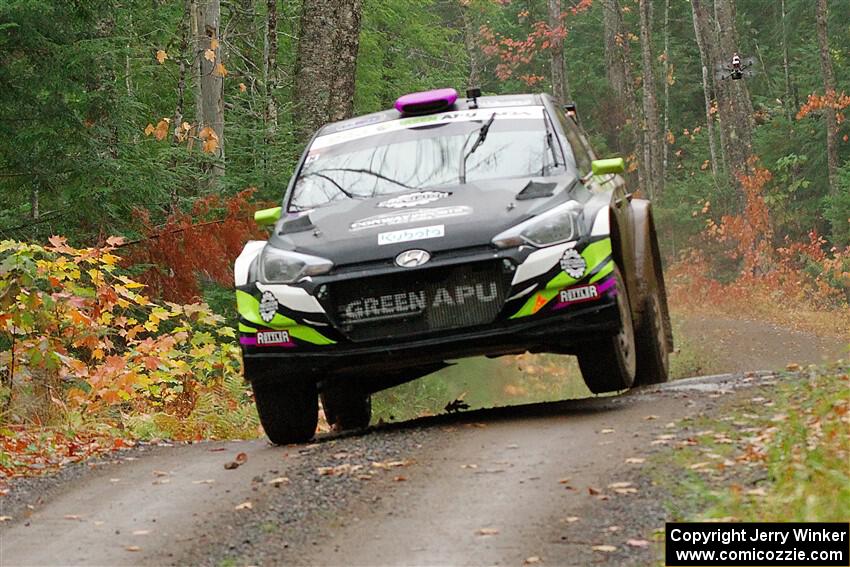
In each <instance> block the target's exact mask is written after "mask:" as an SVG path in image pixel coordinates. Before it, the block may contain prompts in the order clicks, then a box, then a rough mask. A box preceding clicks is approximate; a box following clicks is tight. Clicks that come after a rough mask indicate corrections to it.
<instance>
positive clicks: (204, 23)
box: [195, 0, 224, 176]
mask: <svg viewBox="0 0 850 567" xmlns="http://www.w3.org/2000/svg"><path fill="white" fill-rule="evenodd" d="M195 6H196V10H197V24H198V30H197V36H196V43H197V51H198V57H199V59H200V67H199V70H200V74H201V77H200V81H201V83H200V87H201V88H200V95H201V115H200V119H201V120H200V124H199V125H198V128H199V130H202V129H203V128H206V127H209V128H212V129H213V131H214V132H215V134H216V136H217V137H218V143H217V148H216V152H215V155H216V157H217V158H218V159H217V160H216V163H215V165H213V167H212V171H211V173H212V174H213V176H220V175H224V98H223V96H222V95H223V93H222V87H223V81H222V78H223V74H222V72H221V69H222V67H220V66H221V65H222V60H221V37H220V35H219V25H220V23H221V3H220V0H197V2H196V4H195Z"/></svg>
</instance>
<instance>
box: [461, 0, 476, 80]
mask: <svg viewBox="0 0 850 567" xmlns="http://www.w3.org/2000/svg"><path fill="white" fill-rule="evenodd" d="M461 10H462V11H463V42H464V45H465V47H466V55H467V57H468V58H469V78H468V79H467V83H466V84H467V86H468V87H480V86H481V85H480V84H479V82H480V80H481V77H480V75H481V70H480V65H481V62H480V60H479V58H478V44H477V39H478V30H476V29H475V19H474V18H473V17H472V6H471V5H470V4H464V5H462V6H461Z"/></svg>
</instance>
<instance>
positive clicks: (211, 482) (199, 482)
mask: <svg viewBox="0 0 850 567" xmlns="http://www.w3.org/2000/svg"><path fill="white" fill-rule="evenodd" d="M213 483H215V480H213V479H211V478H206V479H204V480H193V481H192V484H213Z"/></svg>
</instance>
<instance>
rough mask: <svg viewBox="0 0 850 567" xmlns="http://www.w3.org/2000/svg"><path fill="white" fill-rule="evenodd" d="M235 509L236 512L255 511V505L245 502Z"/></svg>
mask: <svg viewBox="0 0 850 567" xmlns="http://www.w3.org/2000/svg"><path fill="white" fill-rule="evenodd" d="M233 509H234V510H253V509H254V505H253V504H251V503H250V502H243V503H242V504H239V505H238V506H236V507H235V508H233Z"/></svg>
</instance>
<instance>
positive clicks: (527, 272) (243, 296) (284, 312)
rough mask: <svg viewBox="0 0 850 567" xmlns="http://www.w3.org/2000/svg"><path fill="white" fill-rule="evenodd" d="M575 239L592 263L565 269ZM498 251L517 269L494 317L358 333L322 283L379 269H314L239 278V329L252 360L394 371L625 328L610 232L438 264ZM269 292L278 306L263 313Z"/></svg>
mask: <svg viewBox="0 0 850 567" xmlns="http://www.w3.org/2000/svg"><path fill="white" fill-rule="evenodd" d="M573 247H574V248H575V249H576V250H577V251H580V253H581V255H582V257H584V259H585V261H586V264H587V269H586V271H585V272H584V274H583V275H582V276H580V277H577V278H574V277H571V276H568V275H567V274H566V273H565V272H564V271H563V269H562V268H561V263H560V258H561V255H562V254H563V253H564V252H565V251H567V250H568V249H569V250H570V252H572V250H571V249H572V248H573ZM524 248H527V247H524ZM494 261H495V262H497V263H501V264H504V265H506V266H509V267H512V273H507V274H506V275H505V277H507V278H508V280H511V278H513V279H512V281H509V282H507V283H506V286H507V287H506V289H505V292H504V300H500V301H503V306H502V308H501V311H500V312H499V315H498V316H497V317H495V319H494V320H491V321H490V322H489V323H487V324H479V325H471V326H453V327H450V328H443V329H439V330H434V331H430V332H425V333H420V334H416V335H412V336H400V333H397V332H396V333H394V329H397V328H398V326H394V324H393V322H392V321H388V322H387V323H386V329H387V332H386V334H384V333H383V332H380V333H378V334H377V335H375V336H374V337H367V340H364V339H363V338H362V337H361V338H360V339H358V340H352V337H351V336H350V335H349V334H346V331H345V328H344V326H343V325H341V324H340V321H339V318H338V316H337V315H335V314H334V313H335V312H334V310H333V309H332V304H331V302H329V300H328V299H327V298H326V297H325V298H323V294H322V293H321V289H322V286H323V284H326V283H328V282H331V284H332V282H334V281H337V282H339V281H344V282H346V285H349V284H350V285H352V286H358V284H359V283H360V282H359V281H358V280H359V278H361V277H373V275H374V273H375V271H376V270H372V269H367V270H363V271H359V270H358V272H352V271H348V272H347V273H342V274H336V275H332V276H328V277H326V278H314V279H313V280H310V281H308V282H304V284H303V285H300V286H267V285H263V284H257V283H251V284H248V285H247V286H243V287H240V288H238V289H237V300H238V304H239V312H240V315H241V318H240V325H239V330H240V343H241V345H242V350H243V355H244V358H245V362H246V365H250V364H252V363H258V364H259V363H261V361H263V360H267V361H270V362H272V363H274V365H275V366H276V365H277V364H278V363H279V364H280V365H281V367H282V368H285V370H286V372H287V373H290V372H299V373H300V372H310V373H319V374H321V375H322V376H326V377H327V376H334V375H351V374H352V373H355V372H356V373H359V374H363V373H369V372H389V373H392V372H395V371H404V370H405V369H411V368H416V367H426V366H429V365H435V364H439V363H442V362H444V361H448V360H454V359H459V358H464V357H469V356H480V355H488V356H500V355H505V354H512V353H521V352H525V351H530V352H552V353H559V354H573V353H575V352H576V351H577V349H578V348H580V346H581V345H582V343H586V342H587V341H589V340H593V339H596V338H598V337H599V336H601V335H605V334H611V333H615V332H616V331H617V330H618V329H619V319H618V314H617V308H616V297H615V296H616V294H617V292H618V290H617V289H616V285H615V280H614V278H613V274H612V271H613V261H612V259H611V243H610V239H608V238H607V237H606V238H604V239H595V240H592V241H587V242H584V243H579V244H577V245H576V244H575V243H570V244H566V245H562V246H559V247H550V248H548V249H540V250H538V249H525V250H523V248H520V249H513V250H504V251H499V252H496V253H494V252H493V251H491V250H490V251H482V252H481V253H479V254H472V255H470V254H469V253H468V252H467V253H466V254H453V255H451V256H449V257H447V258H445V259H444V260H442V263H441V262H440V259H437V261H435V262H434V264H435V265H436V266H435V268H436V269H440V268H443V267H445V266H449V268H451V267H452V266H458V265H468V264H471V263H473V262H494ZM384 269H385V270H393V269H394V268H392V267H390V268H384ZM470 269H471V268H470ZM358 289H359V288H358ZM267 296H268V297H269V302H271V303H275V305H276V307H275V308H274V309H273V310H272V311H267V312H266V313H262V310H263V301H264V298H266V297H267ZM461 303H462V302H461ZM264 315H265V316H264ZM379 330H380V329H379ZM393 334H395V335H396V336H391V335H393ZM385 335H386V336H385Z"/></svg>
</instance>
